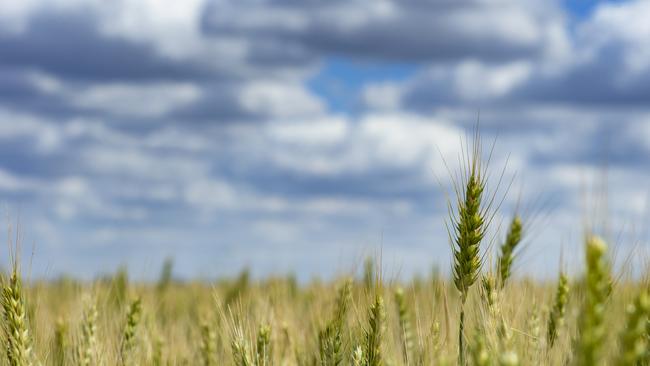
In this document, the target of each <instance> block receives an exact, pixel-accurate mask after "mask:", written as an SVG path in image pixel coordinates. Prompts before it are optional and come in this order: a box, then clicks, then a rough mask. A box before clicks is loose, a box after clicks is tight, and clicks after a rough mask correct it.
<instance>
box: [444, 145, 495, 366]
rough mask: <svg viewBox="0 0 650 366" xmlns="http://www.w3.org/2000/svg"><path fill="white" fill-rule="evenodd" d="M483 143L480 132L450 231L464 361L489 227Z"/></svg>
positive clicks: (460, 349) (460, 353) (461, 359)
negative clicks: (470, 300) (471, 297)
mask: <svg viewBox="0 0 650 366" xmlns="http://www.w3.org/2000/svg"><path fill="white" fill-rule="evenodd" d="M480 154H481V146H480V139H479V136H478V132H476V135H475V136H474V141H473V147H472V151H471V153H469V154H468V157H467V159H468V161H467V162H466V165H467V166H466V171H465V172H462V174H463V179H462V180H461V181H460V182H458V183H457V184H459V185H460V186H459V187H456V193H457V199H456V203H457V208H456V210H455V211H454V210H453V208H452V207H451V203H450V208H449V211H450V223H451V225H450V226H451V228H450V227H448V230H449V235H450V237H451V240H452V243H453V254H454V265H453V278H454V285H455V286H456V289H458V291H459V292H460V299H461V304H460V322H459V335H458V360H459V364H460V365H461V366H464V365H465V340H464V338H465V334H464V330H465V301H466V300H467V294H468V292H469V289H470V287H471V286H472V285H473V284H474V282H476V280H477V278H478V275H479V270H480V268H481V256H480V244H481V241H482V240H483V237H484V236H485V232H486V229H487V222H488V219H487V217H486V216H487V213H486V209H485V208H484V207H483V206H482V201H483V193H484V191H485V184H486V181H485V175H484V172H483V167H482V165H481V160H480Z"/></svg>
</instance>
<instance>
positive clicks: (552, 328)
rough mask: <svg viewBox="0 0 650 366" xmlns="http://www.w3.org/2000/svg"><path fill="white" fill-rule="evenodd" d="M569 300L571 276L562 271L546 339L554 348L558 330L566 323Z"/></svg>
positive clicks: (549, 345)
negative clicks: (565, 317) (565, 316)
mask: <svg viewBox="0 0 650 366" xmlns="http://www.w3.org/2000/svg"><path fill="white" fill-rule="evenodd" d="M568 301H569V278H568V277H567V276H566V274H564V273H560V278H559V280H558V283H557V289H556V290H555V301H554V302H553V308H552V309H551V313H550V314H549V317H548V326H547V332H546V341H547V342H548V347H549V348H552V347H553V345H554V344H555V340H556V339H557V336H558V332H559V330H560V329H561V328H562V326H563V325H564V315H565V313H566V305H567V302H568Z"/></svg>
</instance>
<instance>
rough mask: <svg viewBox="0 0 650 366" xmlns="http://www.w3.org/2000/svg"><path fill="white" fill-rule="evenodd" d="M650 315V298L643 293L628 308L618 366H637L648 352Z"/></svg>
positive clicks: (646, 293) (621, 337)
mask: <svg viewBox="0 0 650 366" xmlns="http://www.w3.org/2000/svg"><path fill="white" fill-rule="evenodd" d="M648 314H650V296H649V295H648V292H647V291H645V290H644V291H642V292H641V293H640V294H639V295H638V296H637V298H636V299H634V302H633V303H632V304H630V305H629V306H628V308H627V320H626V322H625V329H624V330H623V331H622V332H621V336H620V344H621V350H620V352H619V356H618V358H617V360H616V365H617V366H636V365H637V364H638V363H639V362H640V361H641V359H642V358H643V356H644V355H645V354H646V352H647V347H648V344H647V339H646V337H645V335H646V329H645V328H646V324H647V322H648Z"/></svg>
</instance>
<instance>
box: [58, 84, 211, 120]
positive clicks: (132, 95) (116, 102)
mask: <svg viewBox="0 0 650 366" xmlns="http://www.w3.org/2000/svg"><path fill="white" fill-rule="evenodd" d="M200 96H201V91H200V89H199V88H198V87H197V86H195V85H192V84H189V83H153V84H149V85H147V84H145V85H143V84H109V85H94V86H92V87H89V88H87V89H85V90H76V91H74V94H72V93H70V95H69V97H70V98H71V101H72V103H73V104H74V105H76V106H78V107H82V108H90V109H97V110H101V111H106V112H110V113H112V114H114V115H117V116H133V117H162V116H164V115H165V114H167V113H169V112H171V111H173V110H176V109H178V108H180V107H183V106H186V105H188V104H190V103H192V102H195V101H197V100H198V99H199V97H200Z"/></svg>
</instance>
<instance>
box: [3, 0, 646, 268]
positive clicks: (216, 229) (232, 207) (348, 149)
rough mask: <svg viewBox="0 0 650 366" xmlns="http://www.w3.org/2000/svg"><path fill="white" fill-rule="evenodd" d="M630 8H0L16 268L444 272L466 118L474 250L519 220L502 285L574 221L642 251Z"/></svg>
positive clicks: (225, 1) (66, 3)
mask: <svg viewBox="0 0 650 366" xmlns="http://www.w3.org/2000/svg"><path fill="white" fill-rule="evenodd" d="M648 14H650V1H647V0H643V1H640V0H630V1H606V2H605V1H587V0H575V1H570V0H566V1H559V0H453V1H448V0H399V1H397V0H373V1H366V0H351V1H350V0H348V1H343V0H309V1H304V0H187V1H182V2H181V1H173V2H171V1H170V2H166V1H159V0H132V1H129V0H114V1H105V0H83V1H82V0H49V1H41V0H25V1H0V203H1V204H2V206H3V214H4V216H5V221H6V223H7V225H5V226H3V227H10V226H16V225H17V226H19V231H20V233H21V237H22V239H21V241H22V248H23V259H25V258H27V259H29V262H30V268H29V271H30V273H31V275H32V276H34V277H55V276H58V275H61V274H70V275H74V276H79V277H82V278H92V277H93V276H96V275H99V274H102V273H107V272H110V271H113V270H114V269H115V268H117V267H118V266H120V265H126V266H127V267H128V268H129V270H130V272H131V273H132V275H133V276H135V277H138V278H155V277H156V276H157V275H158V272H159V270H160V266H161V263H162V262H163V261H164V259H165V258H167V257H172V258H173V259H174V262H175V271H176V274H177V275H178V276H180V277H184V278H190V277H205V278H213V277H215V276H226V275H234V274H236V273H237V272H238V271H239V270H241V269H242V268H244V267H249V268H250V269H251V270H252V272H253V274H254V275H255V276H265V275H269V274H283V273H290V272H291V273H295V274H297V275H298V277H299V278H301V279H309V278H312V277H315V276H318V277H331V276H333V275H336V274H340V273H345V272H346V271H347V272H349V271H353V270H354V269H355V268H357V267H358V266H359V263H361V262H362V260H363V258H364V257H366V256H369V255H371V256H377V257H381V261H382V263H383V267H384V270H385V271H386V275H387V276H388V277H391V278H397V277H400V278H401V277H408V276H412V275H413V274H416V273H422V274H426V273H428V272H430V271H431V268H433V267H438V268H440V269H441V270H442V271H448V268H449V266H450V261H451V254H450V253H451V251H450V246H449V240H448V235H447V231H446V228H445V220H446V219H447V215H448V212H447V198H448V197H449V195H450V194H453V191H452V190H451V188H452V178H451V177H452V174H453V172H455V171H457V169H458V168H459V167H458V163H457V162H458V156H459V155H460V154H462V153H463V144H464V141H466V137H467V136H468V133H469V134H471V131H472V129H473V128H474V127H475V126H476V124H477V120H478V121H479V129H480V131H481V136H482V139H483V143H484V153H485V155H484V156H485V157H486V158H487V156H488V155H489V151H490V147H491V146H492V145H494V149H493V152H492V156H491V159H490V171H491V176H490V177H491V178H490V181H489V185H488V191H489V194H490V195H494V196H495V197H496V201H497V202H499V203H501V204H500V206H499V210H498V211H497V212H495V213H494V218H495V219H494V220H493V225H492V227H491V230H490V231H491V235H490V237H489V240H487V241H486V243H485V245H484V247H488V246H490V249H485V252H486V253H487V254H486V258H488V259H490V258H492V256H493V255H494V254H493V253H494V249H495V247H496V246H498V244H499V241H500V240H502V239H503V236H504V235H505V234H504V230H505V227H506V226H507V222H508V220H510V217H512V215H513V213H514V212H515V211H517V210H518V212H520V213H522V214H523V215H524V219H525V220H527V222H528V223H530V225H529V226H528V231H527V238H526V241H525V248H524V250H523V251H522V252H521V253H520V255H519V257H518V259H517V261H518V262H517V264H516V265H515V273H516V274H517V275H520V276H525V275H532V276H554V275H555V274H556V273H557V271H558V269H559V267H560V265H561V262H560V258H562V260H563V262H562V263H563V265H564V266H570V267H572V268H573V267H574V266H573V263H580V261H581V254H580V251H581V248H582V235H583V229H584V227H585V222H587V221H589V222H591V223H593V225H594V226H599V230H601V231H602V232H603V234H604V235H606V236H607V237H608V238H609V239H610V240H611V242H612V243H613V245H612V246H613V247H615V248H616V253H617V257H618V258H621V257H622V258H625V257H634V258H636V259H639V258H641V259H642V258H645V257H644V255H643V253H644V250H645V249H644V247H645V245H646V244H647V242H648V238H649V237H648V231H649V230H648V227H650V226H649V220H648V214H647V212H648V202H649V199H648V197H649V196H648V193H649V190H648V187H650V184H649V183H650V22H648V21H647V18H648ZM500 176H503V179H502V180H501V184H499V182H498V178H499V177H500ZM605 196H606V197H607V199H603V198H602V197H605ZM598 223H600V225H598ZM7 230H8V229H5V230H4V233H5V234H6V233H7ZM3 252H4V253H6V252H5V251H3ZM621 253H622V254H621ZM626 253H627V254H626ZM630 253H634V254H630ZM639 253H640V254H642V255H637V254H639ZM3 257H6V255H4V256H3ZM5 259H6V258H5Z"/></svg>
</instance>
